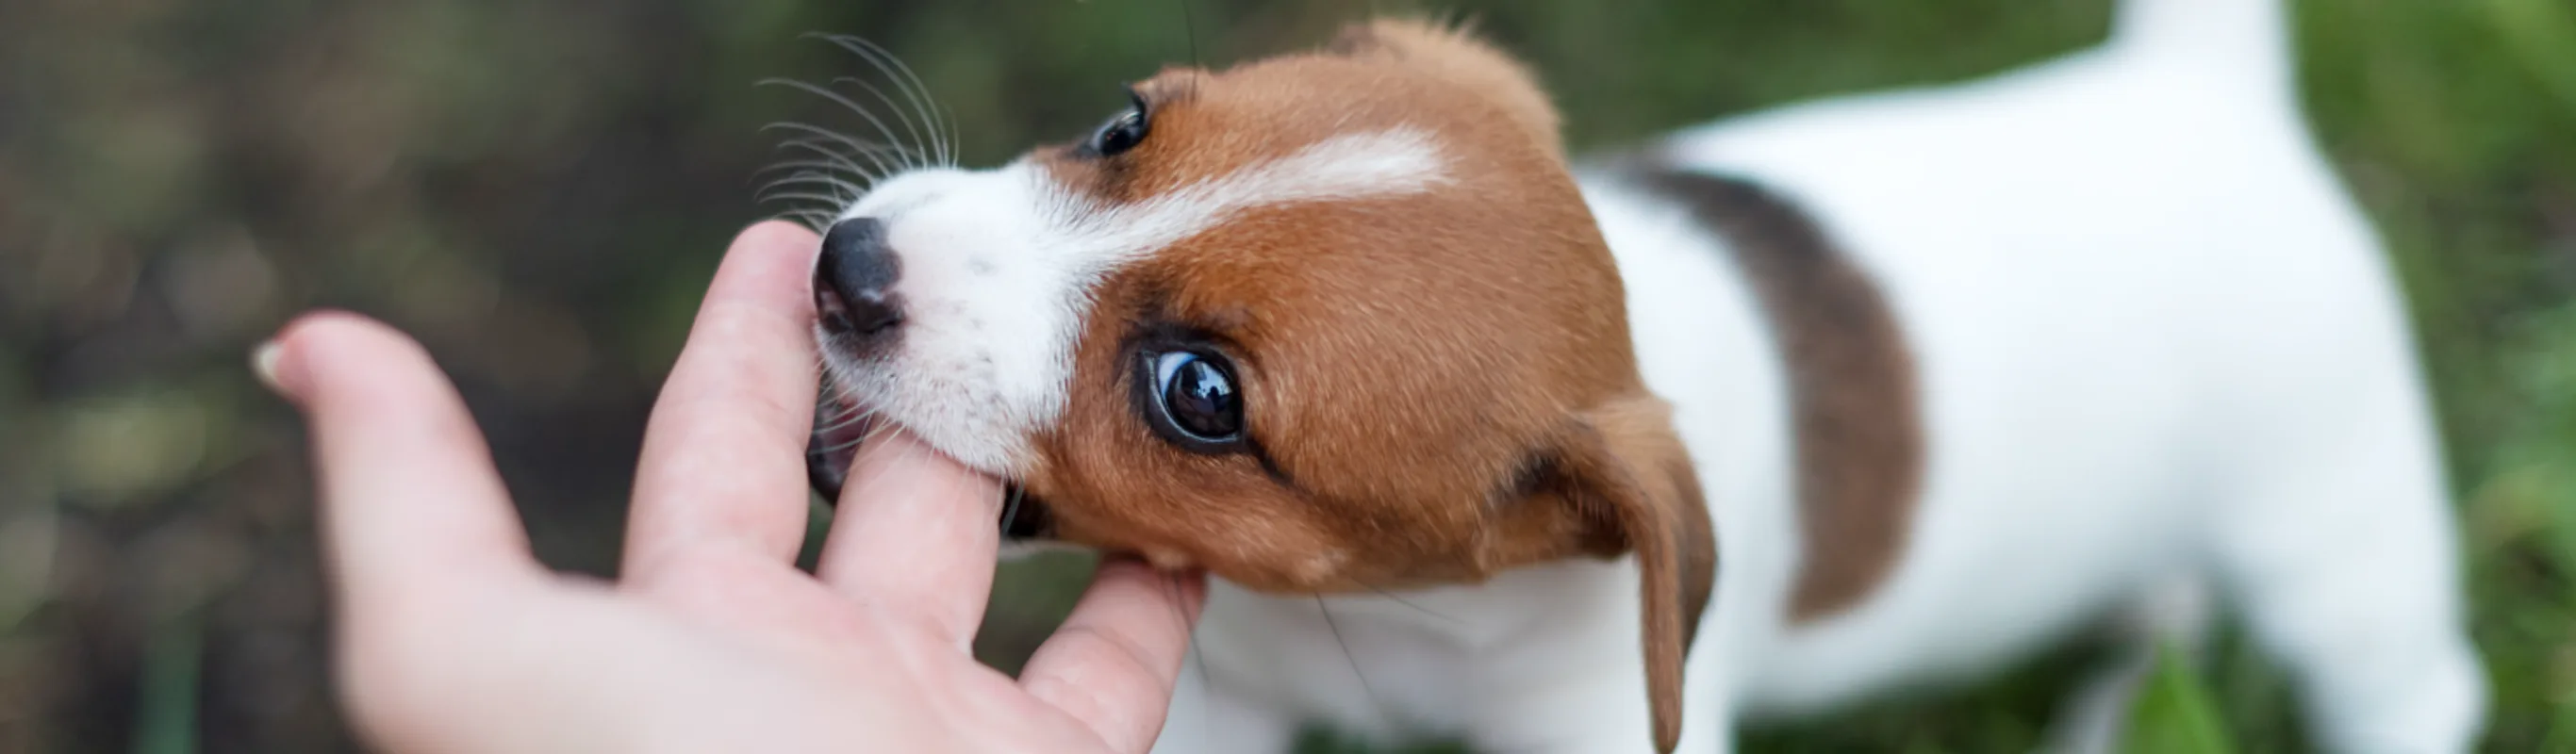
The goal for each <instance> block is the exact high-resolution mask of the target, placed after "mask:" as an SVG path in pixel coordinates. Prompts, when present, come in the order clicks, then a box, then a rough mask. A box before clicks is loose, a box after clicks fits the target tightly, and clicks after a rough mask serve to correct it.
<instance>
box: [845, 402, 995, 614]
mask: <svg viewBox="0 0 2576 754" xmlns="http://www.w3.org/2000/svg"><path fill="white" fill-rule="evenodd" d="M1001 500H1002V488H1001V484H1000V483H999V482H996V481H994V480H993V478H992V477H988V476H985V475H983V474H979V473H976V472H975V471H974V470H973V469H968V468H966V467H964V466H960V465H958V464H957V462H956V461H954V460H950V459H949V458H948V457H947V456H945V455H941V454H940V453H939V452H937V451H934V450H931V449H930V447H929V446H927V445H923V444H921V441H920V440H919V439H916V438H914V437H913V436H912V434H911V433H909V432H905V431H903V430H900V429H897V430H889V431H887V432H885V433H884V434H883V435H881V436H879V437H877V438H874V439H872V440H870V441H868V442H867V443H865V444H863V445H862V446H861V449H860V451H859V457H858V458H857V460H854V461H852V462H851V464H850V479H849V482H847V483H846V484H844V485H843V486H842V489H841V503H840V506H839V508H838V510H837V512H836V513H835V514H834V516H833V519H832V532H831V534H830V536H828V537H826V538H825V539H824V540H823V552H822V558H821V559H820V560H818V561H817V562H816V563H815V569H814V572H815V575H817V576H820V577H822V579H823V581H824V582H825V583H828V584H831V585H832V588H834V589H837V590H840V591H841V592H842V593H843V594H848V595H850V596H852V597H855V598H859V599H863V600H867V601H869V602H871V603H874V604H876V605H878V606H879V607H880V608H881V609H886V610H892V611H896V612H897V613H898V614H903V615H907V616H911V617H917V618H920V619H921V620H922V621H923V622H924V624H925V625H926V627H927V629H928V630H930V631H931V632H933V633H934V634H936V635H937V636H938V637H939V638H941V639H943V640H945V641H947V642H949V643H950V644H951V645H953V646H955V647H957V648H958V650H959V651H965V650H966V649H968V648H969V647H970V646H971V645H973V643H974V641H975V628H976V625H977V623H978V622H979V621H980V620H981V619H982V617H983V615H984V601H985V599H986V598H987V597H989V596H991V592H992V590H993V568H994V566H995V562H994V555H995V550H996V548H998V547H1000V545H1001V526H1000V523H999V522H1000V520H1001V513H1002V510H1001Z"/></svg>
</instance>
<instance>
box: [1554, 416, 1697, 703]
mask: <svg viewBox="0 0 2576 754" xmlns="http://www.w3.org/2000/svg"><path fill="white" fill-rule="evenodd" d="M1550 463H1551V465H1552V466H1553V468H1552V469H1550V470H1549V471H1548V476H1550V477H1553V478H1552V479H1550V480H1548V482H1547V483H1546V484H1547V486H1550V487H1553V488H1555V489H1554V490H1552V491H1553V492H1555V493H1556V494H1557V495H1558V496H1560V499H1561V500H1563V501H1564V502H1565V503H1566V504H1568V505H1570V506H1572V507H1573V509H1574V511H1575V512H1576V517H1577V519H1578V520H1580V521H1582V522H1584V523H1583V527H1584V529H1585V530H1586V534H1585V536H1584V539H1585V540H1586V541H1587V542H1588V543H1590V545H1591V546H1590V547H1588V548H1587V549H1590V550H1592V551H1593V552H1595V553H1596V554H1605V555H1606V554H1617V553H1620V552H1634V553H1635V554H1636V556H1637V569H1638V572H1639V576H1640V582H1641V587H1642V590H1643V591H1642V594H1640V595H1639V596H1640V598H1641V607H1640V609H1641V610H1642V614H1641V615H1640V618H1641V619H1642V621H1641V625H1642V626H1643V628H1644V631H1643V637H1642V638H1643V642H1644V650H1645V660H1646V695H1647V699H1648V701H1649V703H1650V704H1651V705H1652V708H1653V711H1654V726H1655V745H1656V747H1657V749H1658V750H1660V751H1664V752H1670V751H1672V750H1673V747H1674V746H1676V745H1678V743H1679V740H1680V738H1681V726H1682V720H1681V711H1682V666H1683V662H1684V660H1685V659H1686V658H1687V657H1688V656H1689V652H1690V645H1691V641H1692V639H1693V638H1694V637H1695V636H1696V635H1697V633H1698V630H1699V620H1700V614H1701V613H1702V612H1703V611H1705V610H1706V608H1707V607H1708V601H1709V597H1710V592H1711V591H1712V590H1713V589H1715V587H1716V584H1717V532H1716V527H1714V526H1713V525H1712V524H1711V523H1710V519H1709V513H1708V506H1707V504H1706V501H1705V500H1704V499H1702V497H1701V495H1700V487H1699V475H1698V474H1697V473H1695V472H1693V471H1692V470H1691V462H1690V455H1689V453H1688V452H1687V451H1685V450H1684V449H1683V447H1682V443H1681V438H1680V437H1679V436H1678V435H1676V434H1674V432H1673V429H1672V419H1671V408H1670V407H1669V406H1668V405H1667V404H1665V403H1664V402H1663V401H1662V400H1660V399H1657V398H1653V397H1651V396H1640V397H1634V398H1627V399H1621V400H1617V401H1613V402H1611V403H1610V404H1609V405H1606V406H1603V407H1599V408H1596V409H1594V410H1592V411H1588V412H1585V413H1583V414H1582V415H1581V417H1580V418H1579V419H1578V421H1577V422H1576V426H1575V427H1574V428H1573V429H1572V430H1570V431H1568V432H1567V433H1566V434H1565V435H1564V436H1563V437H1562V439H1561V440H1560V441H1559V442H1558V445H1557V449H1556V453H1555V454H1554V458H1553V459H1551V461H1550Z"/></svg>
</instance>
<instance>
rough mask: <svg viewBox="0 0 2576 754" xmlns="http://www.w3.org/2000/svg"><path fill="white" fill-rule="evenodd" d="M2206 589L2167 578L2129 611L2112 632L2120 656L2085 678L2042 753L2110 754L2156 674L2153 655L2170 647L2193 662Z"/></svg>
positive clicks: (2206, 615)
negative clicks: (2131, 712)
mask: <svg viewBox="0 0 2576 754" xmlns="http://www.w3.org/2000/svg"><path fill="white" fill-rule="evenodd" d="M2210 612H2211V611H2210V595H2209V587H2208V585H2207V584H2206V583H2204V582H2202V581H2201V580H2200V579H2197V578H2192V577H2187V576H2177V577H2174V578H2171V579H2167V580H2165V581H2164V582H2162V583H2160V584H2158V585H2157V586H2156V587H2154V588H2152V589H2150V590H2148V592H2147V594H2146V595H2145V596H2144V597H2143V598H2141V599H2139V600H2138V601H2137V602H2135V603H2134V604H2132V605H2130V606H2129V607H2128V608H2127V609H2125V610H2122V611H2120V615H2119V616H2117V617H2116V618H2115V619H2114V621H2113V623H2112V625H2111V626H2110V630H2111V633H2112V637H2113V640H2114V641H2117V642H2118V643H2119V644H2120V650H2119V654H2118V656H2116V657H2113V658H2112V659H2111V660H2110V661H2109V662H2107V663H2105V664H2104V666H2103V667H2101V668H2099V669H2097V670H2095V671H2094V672H2093V673H2092V674H2091V675H2090V676H2088V677H2086V678H2085V679H2084V682H2083V684H2082V685H2080V686H2078V687H2076V689H2075V692H2074V693H2073V694H2071V695H2069V696H2068V697H2067V701H2066V704H2065V705H2064V706H2063V707H2061V708H2060V709H2059V711H2058V713H2057V718H2056V719H2055V720H2054V721H2052V722H2051V723H2050V731H2049V740H2048V742H2047V744H2046V747H2045V748H2043V749H2041V751H2044V752H2050V753H2051V754H2113V753H2114V752H2118V751H2120V749H2121V746H2120V743H2121V741H2122V739H2124V738H2125V737H2126V736H2127V734H2128V731H2129V723H2130V721H2129V712H2130V710H2132V709H2135V708H2136V707H2137V700H2138V691H2139V690H2140V689H2142V688H2144V687H2145V685H2146V682H2147V679H2148V678H2150V677H2152V676H2154V675H2155V669H2156V656H2157V653H2159V652H2161V651H2164V649H2165V648H2167V647H2171V648H2173V649H2174V650H2177V651H2181V652H2183V653H2185V654H2186V655H2189V656H2190V659H2193V660H2197V659H2198V658H2199V654H2200V648H2201V641H2202V639H2203V638H2204V637H2205V636H2206V635H2207V634H2208V629H2209V622H2210Z"/></svg>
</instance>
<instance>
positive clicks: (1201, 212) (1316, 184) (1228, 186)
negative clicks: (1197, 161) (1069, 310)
mask: <svg viewBox="0 0 2576 754" xmlns="http://www.w3.org/2000/svg"><path fill="white" fill-rule="evenodd" d="M1448 179H1449V176H1448V163H1447V161H1446V160H1445V159H1444V158H1443V156H1442V155H1441V153H1440V144H1439V142H1438V141H1437V140H1435V139H1433V138H1432V136H1431V134H1430V132H1428V131H1424V130H1422V129H1419V128H1412V127H1403V128H1395V129H1390V130H1386V131H1372V132H1367V133H1356V134H1342V135H1339V136H1334V137H1332V138H1329V139H1325V140H1323V141H1319V142H1315V143H1313V144H1309V145H1306V146H1305V147H1303V148H1300V149H1298V150H1297V151H1296V152H1295V153H1293V154H1290V155H1288V156H1286V157H1281V158H1278V159H1274V160H1269V161H1265V162H1260V163H1256V164H1254V165H1252V166H1251V167H1247V168H1243V169H1241V170H1237V171H1235V172H1232V173H1228V174H1225V175H1222V176H1218V177H1215V178H1212V179H1206V180H1201V181H1198V182H1196V183H1191V184H1187V185H1185V186H1183V187H1182V188H1180V189H1178V190H1174V191H1170V192H1166V193H1163V194H1160V195H1157V196H1154V197H1152V198H1148V199H1146V200H1144V201H1141V202H1136V203H1132V204H1118V205H1110V206H1097V205H1096V204H1094V203H1089V202H1084V203H1079V204H1076V205H1074V206H1073V207H1072V208H1071V209H1072V210H1073V211H1072V212H1071V216H1070V217H1067V218H1066V222H1065V223H1064V224H1065V225H1066V226H1069V228H1071V229H1072V230H1073V231H1074V233H1075V237H1074V238H1070V239H1067V240H1068V241H1071V242H1073V243H1074V244H1077V245H1078V246H1080V247H1082V248H1084V249H1085V250H1087V251H1091V252H1093V253H1094V254H1097V255H1099V256H1100V257H1102V258H1100V259H1098V260H1097V261H1100V262H1116V261H1120V260H1124V259H1130V258H1134V257H1136V256H1138V255H1143V254H1151V253H1153V252H1155V251H1157V250H1160V249H1162V248H1163V247H1166V246H1170V245H1172V244H1174V243H1178V242H1180V241H1181V240H1182V239H1185V238H1189V237H1190V236H1193V235H1197V234H1198V233H1199V232H1201V231H1205V230H1207V229H1208V228H1210V227H1214V226H1216V225H1217V224H1219V223H1222V222H1224V221H1225V220H1226V219H1227V218H1230V217H1233V216H1234V215H1235V214H1236V213H1239V212H1242V211H1244V210H1248V209H1257V208H1261V207H1269V206H1278V205H1283V204H1297V203H1303V202H1319V201H1349V200H1356V199H1366V198H1370V197H1380V196H1396V195H1403V194H1415V193H1421V192H1423V191H1426V190H1429V189H1430V188H1431V187H1432V186H1434V185H1437V184H1440V183H1445V182H1447V181H1448Z"/></svg>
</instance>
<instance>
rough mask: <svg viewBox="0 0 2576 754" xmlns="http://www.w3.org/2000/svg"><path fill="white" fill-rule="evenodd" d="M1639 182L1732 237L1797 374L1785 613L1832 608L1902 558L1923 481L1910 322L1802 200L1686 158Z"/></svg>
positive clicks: (1811, 614)
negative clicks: (1795, 557)
mask: <svg viewBox="0 0 2576 754" xmlns="http://www.w3.org/2000/svg"><path fill="white" fill-rule="evenodd" d="M1639 182H1640V183H1642V184H1643V185H1645V186H1646V187H1648V188H1651V189H1653V190H1654V191H1656V192H1658V193H1661V194H1663V195H1665V196H1667V197H1670V198H1672V199H1673V200H1675V201H1678V202H1680V203H1682V204H1683V205H1684V206H1686V207H1688V208H1690V210H1691V212H1692V214H1693V215H1694V216H1695V217H1697V218H1698V220H1699V221H1700V222H1701V223H1703V224H1706V225H1707V226H1708V227H1709V229H1710V230H1712V231H1715V232H1717V233H1718V234H1720V235H1723V236H1725V237H1726V239H1727V249H1728V250H1729V251H1730V252H1731V253H1732V254H1733V256H1734V259H1735V262H1736V264H1737V265H1738V266H1739V267H1741V268H1742V269H1743V270H1744V275H1745V277H1746V278H1747V279H1748V280H1749V281H1750V282H1751V283H1752V287H1753V291H1754V294H1755V297H1756V298H1758V299H1760V300H1761V302H1762V308H1763V311H1764V312H1765V314H1766V315H1767V317H1768V319H1769V321H1770V323H1771V329H1772V335H1773V337H1774V339H1775V340H1776V341H1777V342H1778V344H1779V348H1780V354H1781V358H1782V360H1783V361H1784V362H1786V365H1787V369H1788V372H1789V394H1790V398H1791V402H1792V405H1793V411H1794V423H1795V432H1796V433H1797V446H1796V447H1797V454H1798V460H1797V469H1798V470H1797V485H1798V486H1797V489H1798V507H1799V523H1800V529H1801V530H1802V539H1803V540H1804V542H1805V552H1806V555H1805V562H1804V564H1803V566H1802V567H1801V569H1800V571H1799V574H1798V583H1797V586H1796V588H1795V591H1794V592H1793V593H1792V596H1791V600H1790V615H1791V617H1792V618H1793V619H1795V620H1797V621H1800V622H1805V621H1812V620H1816V619H1819V618H1824V617H1827V616H1831V615H1833V614H1835V613H1837V612H1840V611H1841V610H1843V609H1845V608H1848V607H1850V606H1852V605H1853V604H1856V603H1858V602H1859V601H1860V599H1861V598H1862V597H1866V596H1868V595H1869V593H1870V591H1871V590H1872V589H1875V588H1876V587H1877V586H1878V584H1879V582H1880V581H1882V580H1884V579H1885V578H1887V575H1888V574H1889V572H1890V571H1892V570H1894V568H1895V567H1896V563H1897V560H1898V559H1899V558H1900V557H1901V556H1902V555H1904V552H1905V538H1906V532H1907V530H1908V528H1909V526H1910V524H1911V523H1912V522H1913V515H1914V504H1915V500H1916V497H1917V496H1918V495H1919V494H1920V493H1921V487H1922V482H1923V454H1924V440H1923V425H1922V421H1923V420H1922V414H1921V411H1920V406H1919V405H1918V397H1917V395H1916V392H1915V386H1916V381H1915V374H1914V359H1913V356H1912V355H1911V354H1910V352H1909V351H1908V350H1907V348H1906V345H1905V335H1904V332H1903V329H1902V328H1900V327H1899V326H1898V324H1897V320H1896V315H1895V312H1894V311H1893V310H1891V309H1890V308H1889V307H1888V304H1887V301H1886V299H1885V297H1883V296H1882V295H1881V294H1880V293H1879V290H1878V287H1877V285H1876V284H1874V283H1872V282H1871V281H1870V279H1869V276H1868V274H1867V273H1865V272H1863V271H1862V270H1861V269H1860V268H1859V267H1858V266H1856V265H1854V264H1853V263H1852V261H1851V260H1850V259H1849V258H1847V257H1845V256H1844V255H1843V254H1842V253H1841V252H1839V251H1837V250H1836V249H1835V248H1834V247H1833V244H1832V243H1831V242H1830V241H1828V240H1827V239H1826V238H1825V236H1824V234H1823V233H1822V232H1821V231H1819V230H1818V229H1817V228H1816V226H1815V224H1814V223H1813V222H1812V221H1810V220H1809V219H1808V218H1807V216H1806V215H1805V214H1804V213H1802V212H1800V211H1799V210H1798V208H1797V207H1795V206H1793V205H1791V204H1789V203H1788V202H1787V201H1785V200H1782V199H1781V198H1779V197H1777V196H1774V195H1772V194H1771V193H1770V192H1768V191H1765V190H1764V189H1763V188H1762V187H1760V186H1757V185H1755V184H1752V183H1748V182H1745V181H1741V180H1736V179H1731V178H1722V177H1716V176H1709V175H1701V174H1696V173H1688V172H1682V171H1680V170H1677V169H1669V168H1665V169H1645V170H1641V171H1639Z"/></svg>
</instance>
